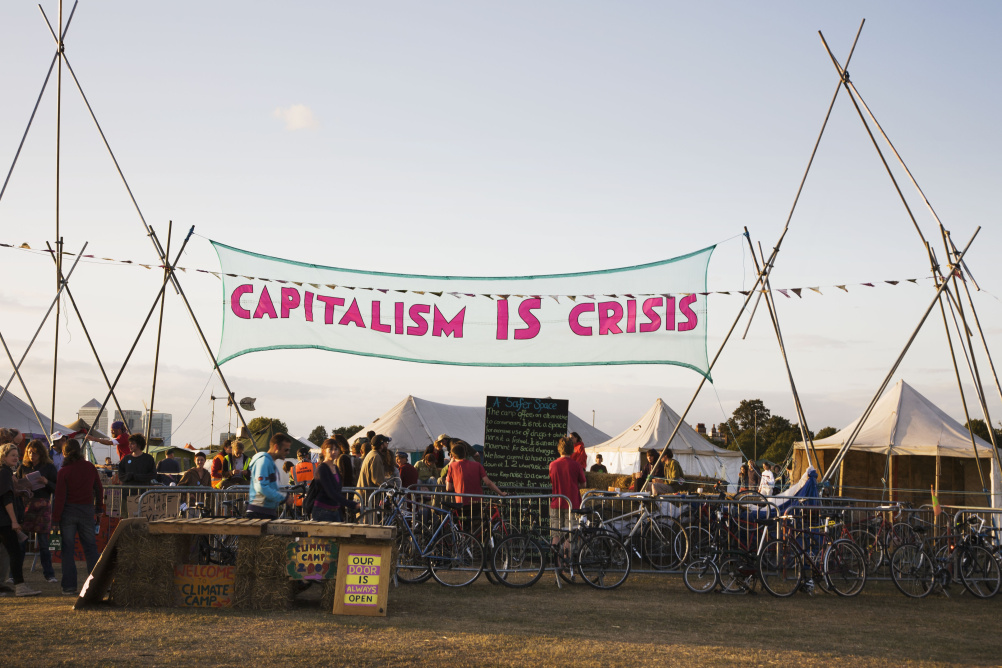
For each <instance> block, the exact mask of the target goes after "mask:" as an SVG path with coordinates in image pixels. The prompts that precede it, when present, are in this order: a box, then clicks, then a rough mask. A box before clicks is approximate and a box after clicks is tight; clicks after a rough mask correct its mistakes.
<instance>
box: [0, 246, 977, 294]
mask: <svg viewBox="0 0 1002 668" xmlns="http://www.w3.org/2000/svg"><path fill="white" fill-rule="evenodd" d="M0 248H10V249H12V250H21V251H28V252H31V253H35V254H47V253H49V252H50V251H48V250H47V249H46V250H35V249H32V248H31V246H30V245H29V244H27V243H23V244H5V243H0ZM63 254H64V255H68V256H75V255H76V254H75V253H69V252H65V251H64V252H63ZM83 258H84V259H86V260H90V261H94V262H108V263H113V264H121V265H127V266H132V267H143V268H144V269H163V268H164V267H163V265H162V264H146V263H142V262H138V261H136V260H116V259H115V258H111V257H98V256H96V255H92V254H85V255H84V256H83ZM175 269H176V270H177V271H181V272H187V271H189V270H191V271H195V272H197V273H200V274H209V275H211V276H214V277H216V278H218V279H220V280H223V278H224V276H226V277H229V278H238V277H240V276H239V275H238V274H235V273H224V272H219V271H212V270H211V269H199V268H192V267H175ZM953 275H955V276H957V277H958V278H960V279H961V280H964V276H963V274H962V273H961V272H960V271H959V270H956V271H955V272H954V274H953ZM243 278H244V279H246V280H249V281H263V282H266V283H283V284H284V283H289V282H290V281H288V280H287V279H281V278H275V277H266V276H251V275H246V276H243ZM928 280H932V277H927V278H903V279H896V280H883V281H867V282H863V283H841V284H834V285H831V286H815V287H806V288H804V287H799V288H773V291H775V292H778V293H780V294H782V295H783V296H784V297H786V298H787V299H790V298H791V297H790V294H789V293H791V292H792V293H793V294H795V295H796V296H797V297H799V298H801V299H803V294H802V292H803V291H804V290H810V291H812V292H814V293H816V294H818V295H821V296H824V294H823V293H822V291H821V288H824V287H832V288H837V289H838V290H841V291H842V292H846V293H850V292H851V291H850V290H849V288H851V287H856V286H862V287H868V288H876V287H880V286H879V285H877V283H882V284H885V285H889V286H892V287H894V286H897V285H899V284H901V283H912V284H914V285H917V284H918V282H919V281H928ZM291 283H292V284H294V285H296V286H297V287H302V286H303V285H309V286H310V287H312V288H313V289H315V290H320V289H322V287H327V288H329V289H331V290H336V289H338V286H337V285H335V284H327V285H326V286H324V284H320V283H304V282H302V281H299V282H297V281H291ZM341 287H343V289H345V290H356V289H358V290H373V289H378V290H379V291H380V292H382V293H383V294H387V293H388V292H396V293H399V294H416V295H424V294H426V293H427V294H436V295H438V293H430V292H429V291H428V290H418V289H406V288H400V287H390V288H371V287H365V286H360V287H348V286H341ZM749 292H750V291H749V290H711V291H702V292H699V293H698V294H699V295H700V296H703V297H707V296H709V295H724V296H732V295H742V296H747V295H748V294H749ZM760 292H764V291H763V290H760ZM447 294H449V295H451V296H453V297H455V298H456V299H474V298H478V297H481V298H485V299H489V300H491V301H493V300H497V299H507V298H508V297H510V296H512V295H510V294H495V293H486V292H480V293H473V292H449V293H447ZM438 296H440V295H438ZM514 296H516V297H518V298H525V295H514ZM655 296H661V297H668V296H669V295H666V294H664V293H649V294H648V293H639V292H634V293H623V294H622V295H619V296H617V295H616V294H608V295H606V294H604V293H602V294H598V295H597V296H596V295H595V294H587V295H584V294H546V295H534V297H535V298H548V299H553V300H554V301H556V302H557V303H560V300H561V299H562V298H567V299H569V300H570V301H572V302H576V301H577V300H579V299H591V300H593V301H597V300H599V299H602V298H604V297H608V298H611V299H617V298H619V297H625V298H629V299H634V298H646V297H655Z"/></svg>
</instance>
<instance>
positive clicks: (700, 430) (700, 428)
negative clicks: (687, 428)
mask: <svg viewBox="0 0 1002 668" xmlns="http://www.w3.org/2000/svg"><path fill="white" fill-rule="evenodd" d="M696 433H697V434H699V435H700V436H703V437H704V438H705V437H706V425H705V424H703V423H702V422H697V423H696Z"/></svg>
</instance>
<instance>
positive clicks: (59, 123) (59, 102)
mask: <svg viewBox="0 0 1002 668" xmlns="http://www.w3.org/2000/svg"><path fill="white" fill-rule="evenodd" d="M56 52H57V53H58V54H59V63H58V66H57V68H56V236H55V239H56V288H57V289H58V288H59V280H60V274H61V273H62V271H61V269H62V266H63V237H62V235H61V234H60V233H59V174H60V164H59V158H60V156H61V154H62V150H61V149H62V142H61V140H62V129H63V0H59V39H58V40H57V42H56ZM60 315H62V301H61V300H57V301H56V318H55V320H54V321H53V325H54V331H53V339H52V412H50V413H49V419H50V420H54V419H55V416H56V389H57V388H58V383H57V382H56V380H57V377H58V374H57V371H58V369H59V316H60Z"/></svg>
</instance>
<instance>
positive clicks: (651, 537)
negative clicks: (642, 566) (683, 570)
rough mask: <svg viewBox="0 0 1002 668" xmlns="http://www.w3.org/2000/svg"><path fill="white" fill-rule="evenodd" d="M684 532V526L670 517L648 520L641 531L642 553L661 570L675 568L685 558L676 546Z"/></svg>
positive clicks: (652, 564) (651, 563)
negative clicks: (677, 540)
mask: <svg viewBox="0 0 1002 668" xmlns="http://www.w3.org/2000/svg"><path fill="white" fill-rule="evenodd" d="M682 533H683V532H682V526H681V525H680V524H679V523H678V522H676V521H675V520H673V519H670V518H660V519H657V520H652V521H650V522H647V523H646V524H644V526H643V527H642V528H641V531H640V555H641V556H642V557H643V558H644V559H646V560H647V561H648V563H650V565H651V566H653V567H654V568H655V569H657V570H659V571H668V570H675V569H676V568H678V567H679V566H680V565H681V564H682V560H683V559H685V554H684V553H683V554H682V555H681V556H680V555H679V554H678V551H677V549H676V547H675V541H676V539H677V538H678V536H679V535H680V534H682Z"/></svg>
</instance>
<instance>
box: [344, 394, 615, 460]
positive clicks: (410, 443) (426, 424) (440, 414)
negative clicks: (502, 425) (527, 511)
mask: <svg viewBox="0 0 1002 668" xmlns="http://www.w3.org/2000/svg"><path fill="white" fill-rule="evenodd" d="M486 420H487V408H486V406H454V405H452V404H441V403H438V402H435V401H428V400H427V399H421V398H419V397H413V396H407V397H405V398H404V399H403V400H402V401H401V402H400V403H398V404H397V405H396V406H394V407H393V408H391V409H390V410H388V411H386V412H385V413H384V414H383V415H381V416H379V417H378V418H376V419H375V420H373V421H372V422H370V423H369V424H367V425H366V426H364V427H362V430H361V431H359V432H358V433H357V434H355V435H354V436H352V437H351V438H350V439H348V441H349V442H352V441H354V440H355V439H356V438H358V437H360V436H365V434H366V432H368V431H369V430H372V431H374V432H376V433H377V434H383V435H384V436H389V437H390V438H392V439H393V440H392V441H391V442H390V449H391V450H393V451H397V452H422V451H423V450H424V449H425V448H426V447H428V445H429V444H430V443H433V442H434V441H435V439H436V438H438V436H439V435H440V434H448V435H449V436H450V437H451V438H461V439H463V440H464V441H466V442H467V443H469V444H471V445H474V444H476V445H479V444H482V443H483V442H484V429H485V428H486V424H487V422H486ZM567 430H568V431H574V432H577V433H578V435H579V436H580V437H581V440H582V441H583V442H584V443H594V442H597V441H604V440H605V439H607V438H609V435H608V434H606V433H605V432H603V431H602V430H600V429H596V428H595V427H592V426H591V425H590V424H588V423H587V422H585V421H584V420H582V419H581V418H579V417H578V416H576V415H574V414H573V413H569V414H568V416H567ZM556 446H557V444H556V443H554V444H553V447H554V452H556ZM554 457H556V455H554ZM589 463H592V462H589Z"/></svg>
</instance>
